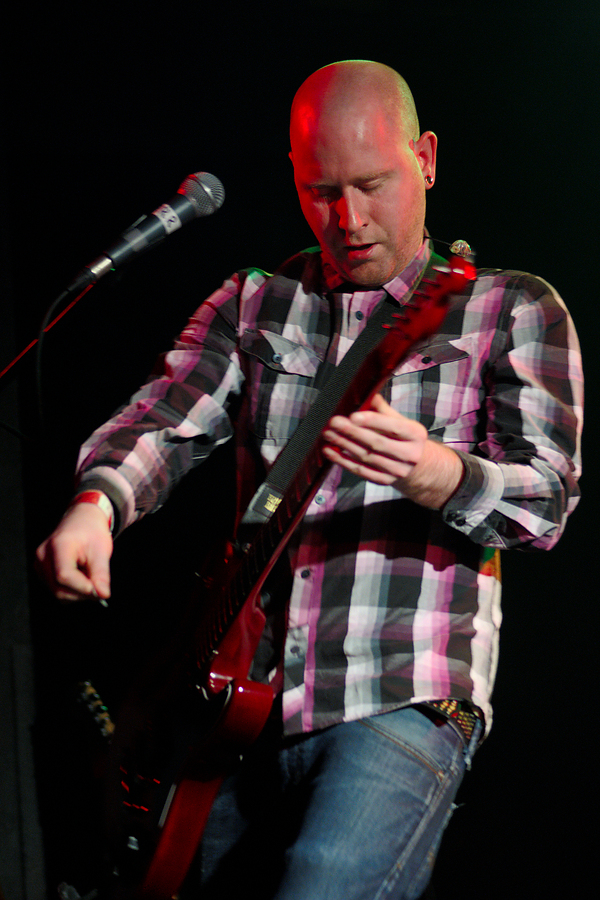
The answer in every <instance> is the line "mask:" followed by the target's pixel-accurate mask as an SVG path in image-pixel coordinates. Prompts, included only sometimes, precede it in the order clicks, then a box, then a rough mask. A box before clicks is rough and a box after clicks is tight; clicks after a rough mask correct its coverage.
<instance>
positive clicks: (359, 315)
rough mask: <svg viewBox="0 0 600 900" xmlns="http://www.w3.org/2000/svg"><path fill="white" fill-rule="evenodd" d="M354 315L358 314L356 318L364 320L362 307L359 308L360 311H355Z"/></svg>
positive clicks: (360, 320)
mask: <svg viewBox="0 0 600 900" xmlns="http://www.w3.org/2000/svg"><path fill="white" fill-rule="evenodd" d="M354 315H355V316H356V318H357V319H358V321H359V322H362V320H363V319H364V317H365V314H364V312H362V311H361V310H360V309H359V310H358V312H355V313H354Z"/></svg>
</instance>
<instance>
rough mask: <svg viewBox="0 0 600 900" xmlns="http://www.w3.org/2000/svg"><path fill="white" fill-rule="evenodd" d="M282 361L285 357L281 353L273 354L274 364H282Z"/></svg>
mask: <svg viewBox="0 0 600 900" xmlns="http://www.w3.org/2000/svg"><path fill="white" fill-rule="evenodd" d="M282 359H283V356H282V355H281V353H274V354H273V362H274V363H280V362H281V360H282Z"/></svg>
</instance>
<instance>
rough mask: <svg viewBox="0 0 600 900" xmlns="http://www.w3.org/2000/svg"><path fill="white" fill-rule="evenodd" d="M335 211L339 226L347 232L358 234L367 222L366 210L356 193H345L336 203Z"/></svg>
mask: <svg viewBox="0 0 600 900" xmlns="http://www.w3.org/2000/svg"><path fill="white" fill-rule="evenodd" d="M335 211H336V213H337V216H338V220H339V227H340V228H341V229H342V231H345V232H346V234H349V235H350V234H356V232H357V231H360V229H361V228H362V227H363V225H366V223H367V216H366V213H365V210H364V208H363V206H362V204H361V203H360V200H359V198H358V197H357V196H355V194H354V193H350V192H348V193H343V194H342V195H341V197H340V198H339V200H338V201H337V203H336V205H335Z"/></svg>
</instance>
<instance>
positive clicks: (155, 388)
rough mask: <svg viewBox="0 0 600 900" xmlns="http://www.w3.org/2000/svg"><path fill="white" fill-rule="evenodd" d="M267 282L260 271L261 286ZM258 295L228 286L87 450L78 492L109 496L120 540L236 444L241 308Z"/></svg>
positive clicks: (238, 281) (235, 280)
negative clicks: (188, 477) (221, 448)
mask: <svg viewBox="0 0 600 900" xmlns="http://www.w3.org/2000/svg"><path fill="white" fill-rule="evenodd" d="M261 275H262V273H258V270H255V271H254V278H255V280H260V277H261ZM255 288H256V285H255V284H250V283H249V279H247V278H245V276H244V275H243V274H239V275H235V276H233V277H232V278H231V279H229V280H228V281H226V282H225V283H224V284H223V286H222V287H221V288H220V289H219V290H218V291H216V292H215V293H214V294H212V295H211V296H210V297H209V298H208V299H207V300H206V301H205V302H204V303H203V304H202V306H200V308H199V309H198V310H197V311H196V313H195V314H194V315H193V316H192V318H191V319H190V321H189V323H188V325H187V326H186V328H185V329H184V331H183V332H182V334H181V335H180V337H179V339H178V340H177V341H176V342H175V345H174V348H173V349H172V350H171V351H170V352H168V353H166V354H164V356H162V357H161V358H160V359H159V362H158V365H157V368H156V372H155V373H154V375H153V376H152V377H151V379H150V380H149V381H148V382H147V383H146V384H145V385H144V386H143V387H142V388H141V389H140V390H139V391H138V392H137V393H135V394H134V395H133V396H132V397H131V399H130V400H129V402H128V404H127V405H126V406H124V407H123V408H122V409H121V410H120V411H118V412H117V413H116V414H115V416H113V417H112V418H111V419H110V420H109V421H108V422H107V423H105V424H104V425H102V426H101V427H100V428H98V429H97V430H96V431H95V432H94V433H93V434H92V436H91V437H90V438H89V439H88V440H87V441H86V442H85V444H84V445H83V446H82V448H81V451H80V455H79V461H78V466H77V489H78V490H87V489H90V488H95V489H99V490H102V491H103V492H104V493H105V494H107V496H108V497H109V498H110V500H111V501H112V503H113V506H114V507H115V511H116V526H115V531H116V532H118V531H120V530H122V529H123V528H125V527H126V526H128V525H130V524H131V523H132V522H133V521H135V520H136V519H138V518H140V517H141V516H143V515H145V514H146V513H148V512H153V511H155V510H157V509H159V508H160V507H161V506H162V505H163V503H164V502H165V500H166V499H167V497H168V496H169V494H170V492H171V490H172V489H173V487H174V486H175V485H176V484H177V482H178V481H179V480H180V479H181V478H182V477H183V475H185V473H186V472H187V471H189V470H190V469H191V468H193V467H194V466H196V465H198V464H199V463H200V462H201V461H202V460H203V459H205V458H206V457H207V456H208V455H209V454H210V452H211V451H212V450H213V449H214V448H215V447H217V446H218V445H220V444H222V443H224V442H225V441H227V440H228V439H229V438H230V437H231V436H232V433H233V427H232V423H231V417H232V415H233V414H234V412H235V405H236V403H237V402H239V398H240V396H241V392H242V388H243V381H244V379H243V373H242V370H241V367H240V363H239V356H238V349H237V346H238V341H237V319H238V301H239V297H240V295H241V294H242V292H243V291H244V290H246V291H248V290H253V289H255Z"/></svg>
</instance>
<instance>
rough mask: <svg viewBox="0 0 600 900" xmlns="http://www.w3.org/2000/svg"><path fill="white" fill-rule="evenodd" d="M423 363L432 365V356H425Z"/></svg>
mask: <svg viewBox="0 0 600 900" xmlns="http://www.w3.org/2000/svg"><path fill="white" fill-rule="evenodd" d="M421 362H424V363H425V364H427V363H430V362H431V356H424V357H423V359H422V360H421Z"/></svg>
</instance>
